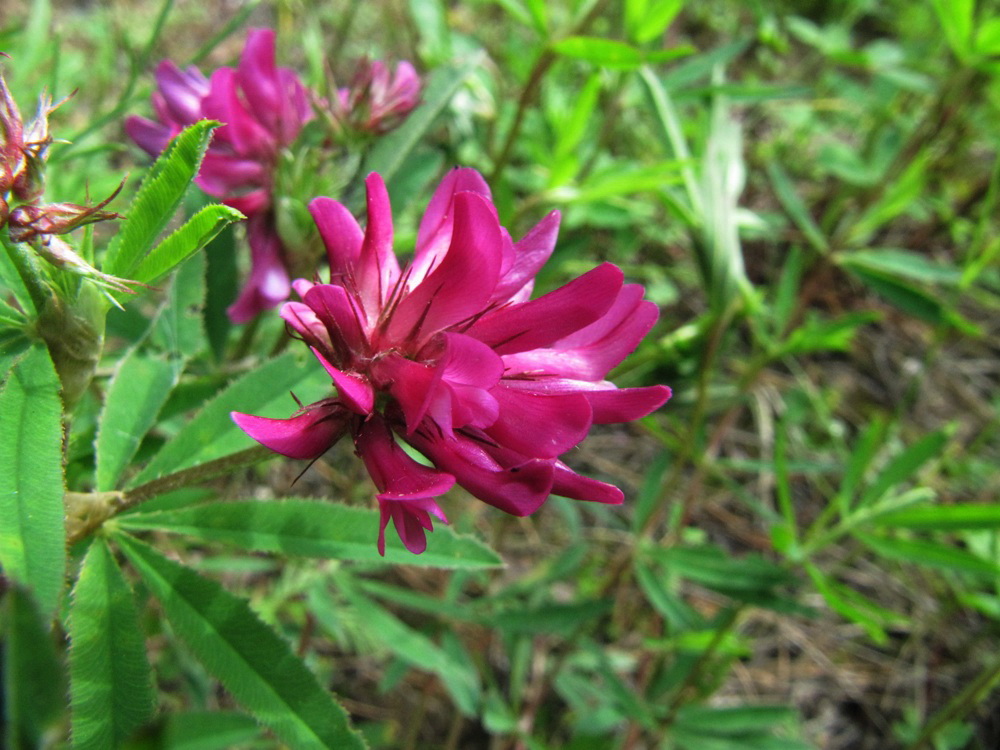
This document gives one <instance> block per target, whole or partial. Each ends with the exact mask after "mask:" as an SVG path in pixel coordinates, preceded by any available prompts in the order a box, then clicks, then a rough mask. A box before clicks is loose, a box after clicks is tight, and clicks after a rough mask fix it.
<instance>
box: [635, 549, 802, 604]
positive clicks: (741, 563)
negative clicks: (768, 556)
mask: <svg viewBox="0 0 1000 750" xmlns="http://www.w3.org/2000/svg"><path fill="white" fill-rule="evenodd" d="M646 554H647V555H648V556H649V558H650V559H653V560H656V561H657V562H659V563H660V564H661V565H663V566H664V567H665V568H666V569H667V570H668V571H669V572H671V573H675V574H677V575H681V576H683V577H684V578H687V579H688V580H691V581H695V582H697V583H700V584H702V585H703V586H706V587H708V588H710V589H713V590H714V591H718V592H720V593H723V594H726V595H727V596H732V597H734V598H737V599H743V600H747V601H750V600H752V599H753V598H754V597H758V596H768V595H771V594H772V593H773V590H774V589H775V588H777V587H780V586H785V585H788V584H791V583H793V582H794V581H795V578H794V576H793V575H792V574H791V573H789V572H788V571H787V570H785V569H784V568H782V567H780V566H779V565H776V564H775V563H772V562H770V561H768V560H765V559H764V558H763V557H761V556H760V555H755V554H749V555H744V556H742V557H740V558H735V557H730V556H728V555H727V554H726V553H725V551H723V550H722V549H720V548H718V547H714V546H710V545H704V546H701V547H672V548H669V549H667V548H662V547H653V546H649V547H648V548H647V549H646Z"/></svg>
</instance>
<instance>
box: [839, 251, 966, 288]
mask: <svg viewBox="0 0 1000 750" xmlns="http://www.w3.org/2000/svg"><path fill="white" fill-rule="evenodd" d="M837 260H838V262H839V263H841V264H842V265H845V266H849V267H851V268H860V269H863V270H868V271H871V272H873V273H876V274H879V275H883V276H894V277H897V278H901V279H911V280H913V281H921V282H925V283H928V284H944V285H947V286H957V285H958V283H959V281H961V279H962V271H961V270H960V269H958V268H957V267H955V266H950V265H942V264H940V263H935V262H933V261H931V260H930V259H929V258H928V257H927V256H926V255H924V254H923V253H915V252H913V251H912V250H897V249H894V248H878V249H870V250H855V251H854V252H851V253H843V254H841V255H838V257H837Z"/></svg>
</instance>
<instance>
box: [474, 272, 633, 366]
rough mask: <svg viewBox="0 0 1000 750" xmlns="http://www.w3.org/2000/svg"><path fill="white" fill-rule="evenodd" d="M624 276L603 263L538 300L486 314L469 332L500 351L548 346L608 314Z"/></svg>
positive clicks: (508, 352)
mask: <svg viewBox="0 0 1000 750" xmlns="http://www.w3.org/2000/svg"><path fill="white" fill-rule="evenodd" d="M622 279H623V275H622V272H621V269H619V268H618V267H617V266H615V265H614V264H612V263H603V264H601V265H599V266H598V267H597V268H594V269H593V270H591V271H588V272H587V273H585V274H584V275H583V276H580V277H578V278H576V279H574V280H573V281H571V282H569V283H568V284H565V285H564V286H561V287H559V288H558V289H556V290H554V291H551V292H549V293H548V294H545V295H542V296H541V297H539V298H538V299H533V300H531V301H530V302H521V303H519V304H514V305H509V306H507V307H501V308H500V309H499V310H497V311H496V312H493V313H490V314H488V315H484V316H483V317H482V318H480V319H479V320H477V321H476V322H475V323H474V324H473V325H472V327H471V328H469V330H468V334H469V335H470V336H474V337H475V338H477V339H479V340H480V341H482V342H484V343H485V344H488V345H489V346H490V347H492V348H493V349H494V350H495V351H496V352H497V354H511V353H513V352H523V351H530V350H531V349H537V348H539V347H545V346H549V345H551V344H553V343H554V342H556V341H558V340H559V339H561V338H563V337H565V336H567V335H569V334H571V333H573V332H575V331H578V330H580V329H581V328H585V327H586V326H589V325H590V324H592V323H593V322H594V321H596V320H599V319H600V318H601V316H603V315H604V314H605V313H607V312H608V309H609V308H610V307H611V305H612V303H613V302H614V301H615V298H616V297H617V295H618V292H619V290H620V289H621V288H622Z"/></svg>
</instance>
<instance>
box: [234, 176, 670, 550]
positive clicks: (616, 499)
mask: <svg viewBox="0 0 1000 750" xmlns="http://www.w3.org/2000/svg"><path fill="white" fill-rule="evenodd" d="M366 187H367V225H366V227H365V228H364V229H363V230H362V228H361V227H360V226H359V224H358V222H357V221H356V220H355V219H354V217H353V216H352V215H351V212H350V211H349V210H348V209H347V208H346V207H345V206H344V205H343V204H341V203H338V202H337V201H334V200H331V199H329V198H324V197H321V198H316V199H315V200H314V201H313V202H312V203H311V204H310V211H311V213H312V215H313V217H314V218H315V220H316V224H317V226H318V228H319V232H320V235H321V236H322V238H323V242H324V243H325V245H326V251H327V258H328V260H329V265H330V276H329V283H316V282H313V281H308V280H305V279H299V280H297V281H295V282H294V284H293V286H294V288H295V291H296V292H297V293H298V294H299V296H300V297H301V300H302V301H301V302H288V303H286V304H285V305H284V306H283V307H282V309H281V316H282V318H283V319H284V320H285V322H286V323H287V325H288V326H289V328H290V329H291V331H293V332H294V334H295V335H296V336H297V337H298V338H300V339H302V341H304V342H305V343H306V344H307V345H308V346H309V347H310V349H311V350H312V352H313V354H314V355H315V357H316V360H317V361H318V362H319V364H320V365H321V366H322V367H323V368H324V369H325V370H326V371H327V373H328V374H329V376H330V379H331V382H332V384H333V386H334V387H335V388H336V391H337V395H336V396H331V397H328V398H324V399H322V400H320V401H317V402H316V403H313V404H309V405H308V406H304V407H302V408H301V409H299V410H298V411H297V412H296V413H295V414H293V415H292V416H291V417H290V418H288V419H270V418H265V417H258V416H253V415H248V414H242V413H239V412H234V413H233V415H232V416H233V419H234V420H235V422H236V423H237V424H238V425H239V426H240V427H241V428H242V429H243V430H244V431H245V432H246V433H247V434H248V435H250V437H252V438H253V439H255V440H257V441H258V442H259V443H261V444H262V445H265V446H267V447H268V448H270V449H272V450H274V451H275V452H277V453H280V454H282V455H285V456H288V457H291V458H296V459H315V458H317V457H319V456H321V455H322V454H323V453H324V452H325V451H326V450H328V449H329V448H330V447H331V446H332V445H333V444H334V443H336V442H337V441H338V440H339V439H340V438H341V437H342V436H344V435H345V434H349V435H350V436H351V438H352V439H353V441H354V445H355V449H356V451H357V454H358V455H359V456H360V457H361V459H362V461H363V462H364V464H365V466H366V468H367V469H368V472H369V474H370V475H371V478H372V481H373V482H374V484H375V486H376V488H377V490H378V494H377V499H378V503H379V508H380V511H381V524H380V529H379V537H378V548H379V551H380V552H381V553H383V554H384V551H385V529H386V527H387V525H388V522H389V521H390V520H391V521H392V522H393V524H394V526H395V528H396V531H397V532H398V533H399V536H400V538H401V539H402V541H403V543H404V545H405V546H406V547H407V549H409V550H410V551H412V552H415V553H420V552H422V551H423V550H424V549H425V546H426V538H425V531H429V530H432V528H433V521H432V517H433V518H437V519H439V520H440V521H442V522H445V521H446V518H445V515H444V513H443V511H442V510H441V508H440V507H439V506H438V504H437V502H436V500H435V498H437V497H438V496H440V495H441V494H443V493H444V492H446V491H447V490H448V489H450V488H451V487H452V486H453V485H454V484H455V483H458V484H459V485H461V486H462V487H464V488H465V489H466V490H468V492H470V493H471V494H472V495H474V496H475V497H477V498H479V499H480V500H482V501H484V502H486V503H488V504H490V505H493V506H495V507H497V508H499V509H500V510H503V511H506V512H507V513H511V514H513V515H517V516H526V515H529V514H531V513H533V512H535V511H536V510H538V508H540V507H541V506H542V504H543V503H544V502H545V500H546V499H547V498H548V497H549V495H550V494H552V493H555V494H558V495H562V496H565V497H569V498H575V499H579V500H589V501H594V502H599V503H610V504H616V503H620V502H622V493H621V491H620V490H619V489H618V488H617V487H614V486H612V485H610V484H606V483H604V482H600V481H597V480H594V479H590V478H588V477H584V476H581V475H579V474H577V473H576V472H574V471H573V470H572V469H570V468H569V466H567V465H566V464H565V463H564V462H563V461H562V460H561V459H560V456H562V455H563V454H565V453H566V452H567V451H569V450H571V449H572V448H574V447H575V446H576V445H577V444H579V443H580V441H582V440H583V438H584V437H585V436H586V435H587V432H588V431H589V430H590V428H591V426H592V425H594V424H608V423H613V422H627V421H631V420H634V419H638V418H640V417H642V416H645V415H647V414H649V413H650V412H651V411H653V410H655V409H657V408H659V407H660V406H661V405H662V404H663V403H664V402H666V400H667V399H668V398H669V397H670V389H669V388H667V387H665V386H651V387H645V388H625V389H619V388H617V387H616V386H615V385H614V384H613V383H611V382H609V381H608V380H606V379H605V378H606V376H607V374H608V372H609V371H610V370H611V369H612V368H613V367H615V366H616V365H617V364H618V363H619V362H621V361H622V360H623V359H624V358H625V356H626V355H628V354H629V353H630V352H631V351H632V350H633V349H634V348H635V347H636V346H637V345H638V343H639V341H640V340H641V339H642V338H643V336H645V334H646V333H647V332H648V331H649V329H650V328H651V327H652V325H653V323H654V322H655V321H656V318H657V315H658V311H657V308H656V306H655V305H654V304H653V303H651V302H648V301H645V300H643V289H642V287H641V286H638V285H635V284H625V283H624V281H623V275H622V272H621V271H620V270H619V269H618V268H617V267H616V266H614V265H612V264H611V263H604V264H603V265H600V266H598V267H597V268H595V269H593V270H592V271H590V272H588V273H586V274H584V275H583V276H581V277H579V278H577V279H576V280H574V281H571V282H570V283H568V284H566V285H565V286H563V287H560V288H559V289H556V290H554V291H552V292H549V293H548V294H545V295H542V296H541V297H538V298H537V299H530V296H531V292H532V288H533V285H534V278H535V275H536V273H537V272H538V270H539V269H540V268H541V267H542V265H543V264H544V263H545V261H546V260H547V259H548V257H549V255H550V254H551V253H552V250H553V247H554V245H555V240H556V235H557V232H558V227H559V213H558V212H557V211H553V212H552V213H550V214H549V215H548V216H546V217H545V218H544V219H543V220H542V221H541V222H540V223H539V224H538V225H537V226H536V227H535V228H534V229H532V230H531V231H529V232H528V233H527V234H526V235H525V236H524V237H523V238H522V239H521V240H519V241H517V242H514V241H513V240H512V239H511V237H510V234H509V233H508V232H507V230H506V229H505V228H504V227H503V226H501V224H500V222H499V220H498V217H497V211H496V209H495V207H494V205H493V202H492V199H491V195H490V191H489V188H488V187H487V185H486V183H485V181H484V180H483V178H482V177H481V176H480V175H479V173H477V172H475V171H474V170H471V169H457V170H454V171H452V172H451V173H450V174H449V175H448V176H447V177H446V178H445V179H444V180H443V181H442V183H441V184H440V186H439V187H438V189H437V191H436V192H435V194H434V197H433V198H432V199H431V201H430V204H429V205H428V207H427V211H426V213H425V214H424V216H423V220H422V222H421V224H420V228H419V232H418V235H417V244H416V252H415V254H414V256H413V258H412V260H411V261H410V262H409V263H408V264H406V265H404V266H401V265H400V263H399V261H398V259H397V257H396V254H395V252H394V249H393V224H392V211H391V207H390V204H389V197H388V194H387V191H386V188H385V185H384V183H383V181H382V179H381V177H380V176H379V175H378V174H372V175H370V176H369V177H368V179H367V181H366ZM398 440H403V441H405V442H407V443H409V444H410V445H411V446H412V447H413V448H415V449H416V450H417V451H419V452H420V453H421V454H423V455H424V456H426V457H427V458H428V459H429V460H430V462H431V464H432V465H431V466H426V465H424V464H422V463H418V462H417V461H416V460H414V459H413V458H412V457H411V456H410V455H408V454H407V452H406V451H404V450H403V448H402V447H401V446H400V444H399V442H398Z"/></svg>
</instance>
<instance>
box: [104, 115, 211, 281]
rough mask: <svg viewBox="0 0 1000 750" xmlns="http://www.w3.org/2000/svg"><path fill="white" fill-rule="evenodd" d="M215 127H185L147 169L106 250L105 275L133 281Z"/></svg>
mask: <svg viewBox="0 0 1000 750" xmlns="http://www.w3.org/2000/svg"><path fill="white" fill-rule="evenodd" d="M216 127H218V123H216V122H212V121H211V120H202V121H200V122H196V123H195V124H194V125H191V126H190V127H188V128H185V129H184V130H183V131H181V132H180V133H179V134H178V135H177V137H176V138H174V139H173V140H172V141H171V142H170V145H169V146H167V148H166V149H164V151H163V153H162V154H160V156H159V158H158V159H157V160H156V162H154V164H153V166H152V167H150V169H149V172H148V173H147V174H146V177H145V179H144V180H143V181H142V184H141V185H140V186H139V192H138V193H137V194H136V196H135V200H133V201H132V204H131V205H130V206H129V207H128V210H127V211H126V218H125V220H124V221H123V222H122V224H121V228H120V229H119V231H118V234H117V235H115V237H114V239H113V240H112V241H111V244H110V246H109V247H108V253H107V256H106V258H105V261H104V268H103V269H102V270H103V271H104V272H105V273H110V274H112V275H114V276H120V277H122V278H126V279H127V278H132V273H133V272H134V270H135V269H136V267H137V266H138V265H139V263H140V262H141V261H142V259H143V258H144V257H145V256H146V253H147V252H148V251H149V249H150V248H151V247H152V246H153V243H154V242H155V241H156V238H157V237H159V236H160V234H161V233H162V232H163V230H164V229H166V228H167V224H168V223H169V222H170V220H171V219H172V218H173V216H174V213H175V212H176V211H177V208H178V207H179V206H180V204H181V200H182V199H183V198H184V194H185V193H186V192H187V189H188V187H189V186H190V184H191V181H192V180H194V178H195V176H196V175H197V174H198V170H199V169H200V168H201V161H202V159H203V158H204V156H205V151H206V150H207V149H208V144H209V142H210V141H211V140H212V131H213V130H214V129H215V128H216Z"/></svg>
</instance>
